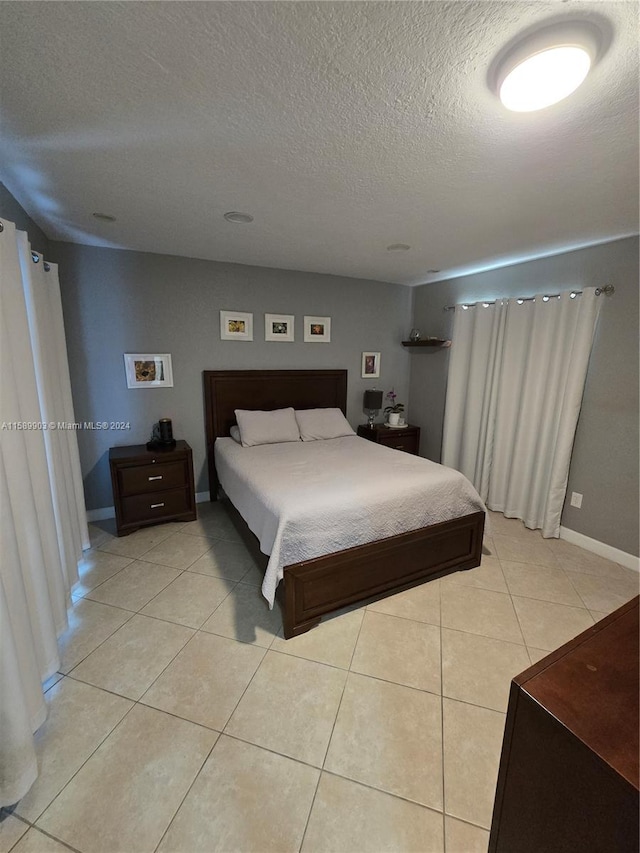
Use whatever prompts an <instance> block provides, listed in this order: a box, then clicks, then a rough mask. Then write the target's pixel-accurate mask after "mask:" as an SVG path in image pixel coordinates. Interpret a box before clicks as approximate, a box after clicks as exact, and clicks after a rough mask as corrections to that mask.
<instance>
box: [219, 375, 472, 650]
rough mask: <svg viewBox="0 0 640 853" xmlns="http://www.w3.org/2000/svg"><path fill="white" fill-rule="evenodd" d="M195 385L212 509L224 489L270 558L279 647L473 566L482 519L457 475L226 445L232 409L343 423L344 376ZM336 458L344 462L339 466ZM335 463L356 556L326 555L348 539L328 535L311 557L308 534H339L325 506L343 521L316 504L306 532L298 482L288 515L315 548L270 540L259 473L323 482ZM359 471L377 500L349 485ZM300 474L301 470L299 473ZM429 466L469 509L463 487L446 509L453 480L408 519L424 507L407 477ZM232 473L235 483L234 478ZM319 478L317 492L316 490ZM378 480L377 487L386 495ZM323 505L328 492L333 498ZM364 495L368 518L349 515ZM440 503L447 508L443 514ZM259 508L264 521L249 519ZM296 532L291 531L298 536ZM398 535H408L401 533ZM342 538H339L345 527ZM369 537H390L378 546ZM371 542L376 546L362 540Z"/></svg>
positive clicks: (317, 447) (411, 460)
mask: <svg viewBox="0 0 640 853" xmlns="http://www.w3.org/2000/svg"><path fill="white" fill-rule="evenodd" d="M203 378H204V397H205V422H206V438H207V461H208V468H209V486H210V495H211V500H212V501H215V500H217V499H218V495H219V491H220V487H221V477H222V479H223V480H224V486H225V493H226V494H227V496H228V497H229V498H230V500H231V503H232V505H234V506H235V509H236V510H237V511H238V515H237V517H239V518H240V519H242V520H241V521H240V524H241V525H242V526H243V528H244V531H245V533H246V534H247V535H248V536H249V537H251V538H252V539H253V541H254V542H255V541H256V539H257V540H258V541H259V542H260V546H261V549H262V550H263V552H267V553H270V554H271V556H270V557H269V563H268V565H267V573H266V575H265V586H263V592H264V593H265V597H266V598H267V599H268V600H269V602H270V604H272V603H273V593H274V592H275V585H276V584H277V581H278V579H279V577H280V576H281V577H282V580H283V586H284V601H283V625H284V636H285V638H286V639H290V638H291V637H294V636H297V635H299V634H302V633H304V632H305V631H308V630H309V629H310V628H312V627H313V626H314V625H316V624H317V623H318V622H319V621H320V619H321V617H322V616H323V615H325V614H327V613H330V612H332V611H335V610H338V609H340V608H342V607H345V606H347V605H350V604H354V603H356V602H360V601H364V600H366V599H369V598H372V597H383V596H387V595H392V594H394V593H397V592H401V591H402V590H405V589H408V588H410V587H412V586H416V585H418V584H421V583H424V582H425V581H428V580H431V579H433V578H436V577H440V576H442V575H444V574H448V573H449V572H452V571H458V570H463V569H470V568H474V567H475V566H478V565H480V561H481V553H482V537H483V531H484V520H485V513H484V507H483V506H482V503H481V502H480V500H479V498H477V494H476V493H475V491H474V490H473V488H472V487H470V484H468V481H466V480H465V478H463V477H462V475H457V472H451V470H450V469H445V468H443V466H437V465H435V463H430V462H428V461H427V460H422V459H420V458H418V457H414V456H409V455H408V454H400V453H399V452H398V451H395V450H391V449H389V448H386V447H383V446H381V445H377V444H374V443H373V442H368V441H367V440H366V439H362V438H357V437H356V436H353V437H345V438H336V439H332V440H331V441H328V442H321V441H315V442H308V443H307V442H295V444H294V443H291V444H290V445H289V446H288V447H287V446H285V445H270V446H266V447H262V448H261V447H249V448H243V447H241V446H240V445H238V444H237V443H236V442H234V440H233V439H232V438H230V437H229V436H230V433H231V428H232V427H233V426H234V425H235V423H236V417H235V410H236V409H253V410H266V411H273V410H276V409H283V408H286V407H289V406H291V407H292V408H294V409H296V410H301V409H314V408H337V409H340V410H341V411H342V412H343V413H344V414H346V395H347V372H346V371H345V370H260V371H257V370H256V371H245V370H242V371H240V370H230V371H204V374H203ZM218 439H220V441H218ZM296 445H297V446H296ZM323 445H324V446H323ZM341 453H342V454H343V457H340V454H341ZM340 458H344V459H345V460H346V461H345V463H344V467H345V476H344V478H343V481H342V484H341V486H340V489H339V490H338V491H339V492H340V494H342V492H343V491H345V490H346V491H348V492H349V494H348V499H347V498H345V507H346V506H348V507H350V508H351V509H350V511H353V512H355V516H354V519H358V521H357V522H356V521H354V522H353V524H352V525H351V527H352V528H353V530H354V531H355V532H356V533H357V536H358V537H359V539H358V540H356V541H359V544H355V545H350V547H344V546H343V547H337V548H336V546H339V545H340V543H341V541H347V542H349V543H350V542H351V541H353V538H352V537H347V539H346V540H341V539H340V535H341V534H340V531H337V532H336V533H335V535H334V533H333V532H332V534H331V535H327V536H326V537H325V539H326V542H325V545H324V548H326V549H327V551H328V553H322V554H320V555H318V553H317V551H318V550H324V548H321V549H318V548H317V547H316V545H317V539H318V537H317V535H315V534H317V532H318V531H324V532H325V533H326V532H327V530H331V531H333V528H334V527H337V526H338V525H337V524H334V523H333V522H331V517H330V515H328V514H327V513H328V504H329V503H332V504H336V506H335V507H334V509H336V510H337V511H338V512H339V515H338V516H335V518H336V519H337V518H340V517H342V516H341V507H340V505H339V501H338V502H336V501H335V500H333V499H332V500H331V501H327V499H326V498H324V499H322V498H319V504H318V507H317V512H316V514H315V517H316V518H317V519H318V524H317V525H316V526H315V529H314V522H313V518H314V510H313V506H312V505H311V504H310V503H309V502H308V499H309V495H310V493H311V491H313V489H315V487H316V485H317V484H316V482H315V480H313V482H312V483H311V484H309V483H306V482H305V484H303V483H302V480H300V481H299V487H298V491H297V492H295V491H294V497H295V503H296V504H298V505H299V506H300V512H301V513H302V516H301V518H302V519H303V520H304V521H305V524H304V525H302V526H303V527H304V528H305V529H306V530H307V531H309V533H310V534H311V541H312V543H313V542H314V541H315V542H316V544H308V543H303V544H302V546H300V543H299V542H298V541H297V540H295V536H294V535H293V534H292V533H291V530H295V529H296V528H295V526H294V527H293V528H292V527H291V526H290V527H289V530H288V531H287V530H286V529H285V530H279V529H276V528H277V525H276V522H275V520H274V519H275V518H276V517H277V515H278V511H279V510H278V506H279V504H278V502H279V500H280V497H281V495H280V491H281V490H279V489H278V488H273V489H272V490H271V493H270V490H269V488H268V486H267V485H266V483H267V482H268V481H269V477H270V476H271V479H272V481H273V482H275V481H276V480H277V477H275V476H272V475H269V470H270V469H268V468H266V467H264V466H266V465H271V466H272V468H271V470H272V471H281V470H284V471H285V473H286V472H289V473H290V470H289V469H291V470H294V469H296V470H298V471H300V470H306V471H312V472H313V471H318V472H320V471H322V472H326V471H328V470H329V469H330V465H329V461H328V460H331V464H332V465H336V464H337V463H336V459H337V460H339V459H340ZM234 460H235V461H234ZM310 460H312V461H310ZM242 463H244V468H243V465H242ZM391 463H392V464H391ZM358 464H360V465H361V466H362V470H363V472H364V470H365V469H366V468H367V467H368V468H371V467H373V468H374V470H375V471H380V472H382V475H381V476H382V479H381V481H380V483H379V488H378V489H375V488H372V486H371V484H370V480H368V479H367V478H366V477H365V475H364V473H363V476H362V483H359V482H358V480H359V478H358V477H357V476H355V474H354V472H357V468H355V467H351V466H357V465H358ZM305 465H306V466H309V465H311V467H307V468H306V469H305V468H304V466H305ZM428 466H431V467H432V468H433V469H441V471H442V473H443V474H444V472H449V475H451V474H453V475H455V476H454V477H453V479H456V478H461V480H462V481H464V482H465V483H467V486H469V488H470V489H471V493H473V495H475V498H474V497H473V495H470V494H469V493H468V490H467V488H466V486H465V487H464V488H463V491H465V495H463V496H462V497H457V496H453V497H452V498H451V499H450V498H449V492H451V491H452V489H451V486H450V480H451V477H450V476H448V479H447V480H446V482H445V480H444V479H443V480H442V484H441V489H440V492H436V495H437V497H436V499H435V500H432V501H431V510H430V511H428V512H427V510H423V509H420V510H419V511H418V505H419V504H420V505H425V504H426V502H425V501H424V500H422V501H420V500H416V494H417V493H416V492H415V487H416V482H414V481H415V480H416V477H417V474H418V473H420V472H421V471H423V470H426V468H427V467H428ZM236 469H237V472H236V474H235V475H234V476H232V474H233V472H234V470H236ZM252 469H253V471H254V474H255V473H256V472H257V473H258V474H259V475H261V476H258V477H257V478H254V480H255V482H253V481H252V477H251V476H250V473H251V471H252ZM385 471H386V472H387V473H386V474H385V473H384V472H385ZM394 471H397V477H396V479H397V478H400V477H402V476H405V477H406V479H407V481H408V483H409V485H410V488H409V491H408V492H407V493H406V494H405V495H404V496H403V497H402V499H400V498H398V497H397V495H396V492H395V491H394V490H395V489H396V488H398V487H399V486H398V483H397V482H395V480H394V481H393V482H392V479H393V477H394V476H395V475H394V474H393V473H392V472H394ZM403 471H404V472H405V474H404V475H403V474H402V472H403ZM416 472H417V473H416ZM289 473H287V477H288V476H289ZM437 473H438V472H436V475H437ZM314 476H315V475H314ZM327 476H328V475H327V474H326V473H323V474H322V475H321V476H320V475H318V479H319V484H318V494H319V495H320V494H321V489H320V487H321V486H323V485H324V487H326V486H327V483H328V482H329V481H328V480H327ZM323 478H324V484H323V483H322V482H321V481H322V480H323ZM412 478H413V479H412ZM440 479H442V478H440ZM384 480H386V481H387V486H386V487H385V482H384ZM436 480H438V477H437V476H436ZM250 481H251V482H250ZM347 483H348V484H349V485H348V486H347ZM311 487H313V488H311ZM385 488H386V491H388V492H389V500H390V501H391V503H392V504H394V505H397V506H398V507H399V508H400V512H396V515H395V517H394V516H393V513H392V512H391V511H390V510H389V505H387V506H386V508H385V506H384V505H383V504H382V503H381V501H382V496H383V495H384V494H385ZM331 493H332V494H336V493H337V492H336V491H335V490H334V491H332V492H331ZM365 493H366V494H368V495H370V496H372V497H374V498H375V500H374V503H373V505H372V506H371V507H368V508H367V509H366V510H364V509H363V508H361V509H360V510H359V509H358V506H359V501H360V498H362V504H363V507H364V495H365ZM325 494H326V492H325ZM398 494H399V493H398ZM447 501H448V502H449V503H447V506H446V508H445V506H444V505H445V502H447ZM258 506H260V507H261V512H262V514H257V513H258V510H257V508H256V507H258ZM274 507H275V509H274ZM271 510H273V512H271ZM305 513H306V515H305ZM452 513H453V514H454V516H455V517H448V518H446V520H436V521H435V523H434V522H431V521H430V522H429V523H424V522H425V520H427V517H428V518H436V519H438V518H439V515H443V514H444V515H446V514H449V515H450V516H451V514H452ZM234 515H236V513H235V512H234ZM327 520H329V523H328V521H327ZM247 522H249V523H247ZM361 522H367V523H368V528H369V529H368V530H367V529H364V530H363V529H361V527H362V524H361ZM300 526H301V525H300V524H298V525H297V528H298V529H299V528H300ZM407 526H408V527H409V528H410V529H408V530H403V529H402V528H403V527H407ZM343 527H344V528H345V530H346V528H348V527H349V525H348V524H345V525H343ZM364 527H365V528H366V527H367V524H364ZM251 528H253V529H251ZM395 530H401V531H402V532H394V531H395ZM379 531H382V532H383V533H386V534H390V535H383V536H379V535H378V532H379ZM256 534H257V535H256ZM314 535H315V540H314ZM372 537H375V538H374V539H373V540H372ZM361 539H364V540H366V541H360V540H361ZM332 548H336V550H331V549H332ZM305 549H306V551H305ZM307 551H308V552H309V555H307V553H306V552H307ZM291 555H293V556H294V557H300V555H302V556H303V558H302V559H296V560H295V562H287V558H291ZM274 580H275V583H274Z"/></svg>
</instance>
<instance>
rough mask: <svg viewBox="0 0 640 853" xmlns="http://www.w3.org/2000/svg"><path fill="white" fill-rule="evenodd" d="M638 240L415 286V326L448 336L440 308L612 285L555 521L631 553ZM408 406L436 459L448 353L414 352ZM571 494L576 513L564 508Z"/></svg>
mask: <svg viewBox="0 0 640 853" xmlns="http://www.w3.org/2000/svg"><path fill="white" fill-rule="evenodd" d="M638 277H639V272H638V238H637V237H632V238H628V239H625V240H618V241H615V242H612V243H607V244H604V245H600V246H591V247H590V248H587V249H580V250H579V251H575V252H567V253H566V254H562V255H556V256H554V257H550V258H543V259H540V260H536V261H529V262H527V263H523V264H517V265H514V266H510V267H505V268H503V269H500V270H493V271H491V272H485V273H479V274H476V275H469V276H464V277H461V278H457V279H451V280H449V281H442V282H438V283H435V284H429V285H424V286H422V287H419V288H416V292H415V304H414V320H413V325H414V326H417V327H418V328H419V329H420V330H421V331H422V333H423V335H438V336H443V337H450V334H451V324H452V322H453V312H443V310H442V309H443V307H444V306H445V305H453V304H455V303H457V302H475V301H477V300H482V299H491V298H495V297H498V296H530V295H533V294H534V293H536V292H540V290H548V291H550V292H558V291H560V290H571V289H581V288H583V287H597V286H598V285H604V284H613V285H614V286H615V288H616V291H615V294H614V295H613V296H612V297H600V298H601V299H603V300H604V302H603V305H602V310H601V312H600V319H599V322H598V328H597V331H596V338H595V342H594V345H593V350H592V353H591V360H590V363H589V372H588V376H587V383H586V387H585V393H584V398H583V403H582V409H581V412H580V420H579V422H578V429H577V433H576V440H575V445H574V449H573V456H572V459H571V469H570V473H569V484H568V489H567V501H566V503H565V507H564V511H563V515H562V524H563V525H564V526H565V527H568V528H570V529H571V530H575V531H577V532H578V533H583V534H584V535H586V536H590V537H591V538H593V539H597V540H598V541H600V542H605V543H607V544H609V545H612V546H614V547H615V548H620V549H621V550H622V551H626V552H627V553H630V554H636V555H637V554H638V550H639V549H638ZM412 353H413V354H412V356H411V380H410V397H409V405H410V407H411V413H412V419H413V420H415V422H416V423H418V424H420V425H421V426H422V447H421V452H422V455H423V456H427V457H428V458H429V459H434V460H435V461H439V460H440V448H441V443H442V425H443V417H444V401H445V393H446V379H447V367H448V359H449V354H448V351H447V350H436V351H433V352H431V351H421V350H420V351H418V350H415V351H412ZM572 491H576V492H581V493H582V494H583V495H584V500H583V503H582V509H579V510H578V509H575V508H574V507H571V506H569V505H568V504H569V498H570V494H571V492H572Z"/></svg>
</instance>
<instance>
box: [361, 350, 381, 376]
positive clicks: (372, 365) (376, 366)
mask: <svg viewBox="0 0 640 853" xmlns="http://www.w3.org/2000/svg"><path fill="white" fill-rule="evenodd" d="M379 377H380V353H379V352H363V353H362V378H363V379H378V378H379Z"/></svg>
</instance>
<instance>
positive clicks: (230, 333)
mask: <svg viewBox="0 0 640 853" xmlns="http://www.w3.org/2000/svg"><path fill="white" fill-rule="evenodd" d="M220 339H221V340H223V341H252V340H253V314H247V313H245V312H244V311H221V312H220Z"/></svg>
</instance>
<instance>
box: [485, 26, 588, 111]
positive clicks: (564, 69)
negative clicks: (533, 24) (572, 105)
mask: <svg viewBox="0 0 640 853" xmlns="http://www.w3.org/2000/svg"><path fill="white" fill-rule="evenodd" d="M600 43H601V38H600V34H599V31H598V29H597V28H596V27H595V26H594V25H592V24H590V23H586V22H582V23H575V22H572V23H567V22H565V23H563V24H558V25H555V26H549V27H545V28H544V29H542V30H538V31H537V32H534V33H532V34H530V35H529V36H527V37H526V38H523V39H522V40H520V41H517V42H516V43H515V44H514V45H513V46H512V47H511V48H509V49H508V50H507V51H506V52H505V53H504V55H503V56H502V57H501V58H500V59H499V61H498V63H497V67H496V72H495V91H496V93H497V94H498V96H499V98H500V100H501V101H502V103H503V104H504V106H505V107H506V108H507V109H508V110H512V111H513V112H519V113H527V112H534V111H535V110H542V109H544V108H545V107H550V106H551V105H552V104H557V103H558V102H559V101H562V100H563V99H564V98H566V97H568V96H569V95H570V94H571V93H572V92H575V90H576V89H577V88H578V86H580V85H581V83H583V82H584V80H585V78H586V76H587V74H588V73H589V70H590V69H591V67H592V65H593V63H594V62H595V61H596V59H597V57H598V50H599V46H600Z"/></svg>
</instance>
